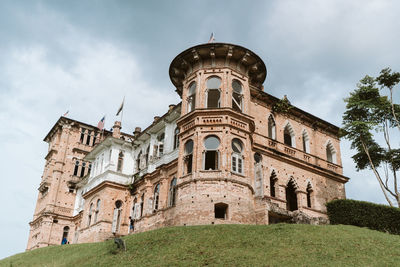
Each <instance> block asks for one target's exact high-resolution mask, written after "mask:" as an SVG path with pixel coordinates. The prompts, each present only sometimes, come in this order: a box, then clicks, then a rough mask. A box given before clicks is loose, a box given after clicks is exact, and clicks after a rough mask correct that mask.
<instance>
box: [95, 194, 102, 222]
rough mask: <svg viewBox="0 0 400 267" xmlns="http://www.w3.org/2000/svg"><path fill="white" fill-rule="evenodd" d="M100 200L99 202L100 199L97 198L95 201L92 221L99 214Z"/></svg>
mask: <svg viewBox="0 0 400 267" xmlns="http://www.w3.org/2000/svg"><path fill="white" fill-rule="evenodd" d="M100 202H101V201H100V199H98V200H97V203H96V210H95V211H94V220H93V222H94V223H95V222H97V217H98V216H99V211H100Z"/></svg>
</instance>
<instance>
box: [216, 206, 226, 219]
mask: <svg viewBox="0 0 400 267" xmlns="http://www.w3.org/2000/svg"><path fill="white" fill-rule="evenodd" d="M214 217H215V219H222V220H226V219H227V218H228V204H225V203H216V204H215V205H214Z"/></svg>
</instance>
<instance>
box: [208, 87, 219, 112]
mask: <svg viewBox="0 0 400 267" xmlns="http://www.w3.org/2000/svg"><path fill="white" fill-rule="evenodd" d="M219 107H220V92H219V90H218V89H210V90H208V93H207V108H219Z"/></svg>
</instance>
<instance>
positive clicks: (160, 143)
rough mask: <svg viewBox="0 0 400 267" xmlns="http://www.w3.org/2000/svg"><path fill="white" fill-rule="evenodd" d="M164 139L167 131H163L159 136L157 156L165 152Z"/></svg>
mask: <svg viewBox="0 0 400 267" xmlns="http://www.w3.org/2000/svg"><path fill="white" fill-rule="evenodd" d="M164 139H165V133H164V132H162V133H160V134H159V135H158V136H157V141H158V151H157V156H158V157H161V156H162V155H163V154H164Z"/></svg>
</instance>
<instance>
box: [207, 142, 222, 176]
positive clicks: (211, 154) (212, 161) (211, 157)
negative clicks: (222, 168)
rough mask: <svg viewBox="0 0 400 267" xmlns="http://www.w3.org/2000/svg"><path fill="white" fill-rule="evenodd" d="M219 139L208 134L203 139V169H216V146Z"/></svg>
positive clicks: (217, 153)
mask: <svg viewBox="0 0 400 267" xmlns="http://www.w3.org/2000/svg"><path fill="white" fill-rule="evenodd" d="M219 144H220V141H219V139H218V137H216V136H214V135H210V136H208V137H207V138H206V139H205V140H204V147H205V151H204V169H205V170H218V168H219V166H218V155H219V152H218V147H219Z"/></svg>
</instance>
